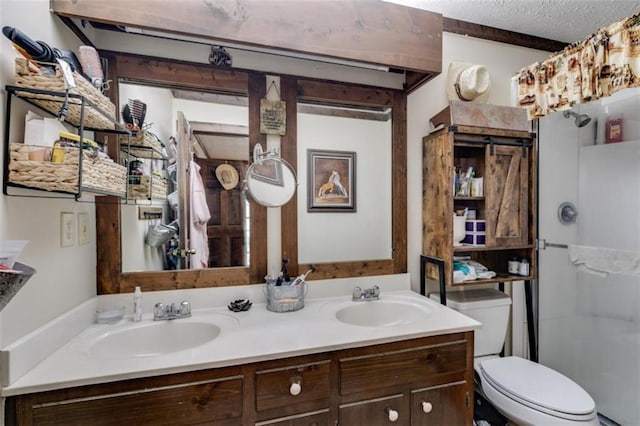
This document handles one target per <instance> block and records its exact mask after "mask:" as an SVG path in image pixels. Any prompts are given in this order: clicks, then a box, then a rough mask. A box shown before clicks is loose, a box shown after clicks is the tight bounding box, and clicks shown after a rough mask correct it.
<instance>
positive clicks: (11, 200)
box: [0, 0, 96, 347]
mask: <svg viewBox="0 0 640 426" xmlns="http://www.w3.org/2000/svg"><path fill="white" fill-rule="evenodd" d="M0 4H1V7H2V13H0V23H1V24H2V26H5V25H8V26H12V27H16V28H18V29H20V30H21V31H23V32H25V33H26V34H27V35H28V36H29V37H31V38H33V39H35V40H46V41H47V42H48V43H50V44H51V45H54V46H56V47H60V48H67V49H73V50H77V48H78V45H79V42H78V40H77V39H76V37H75V36H74V35H73V34H72V33H71V32H70V31H69V30H68V29H67V28H66V27H65V26H64V24H62V22H61V21H60V20H58V19H54V18H53V17H52V15H50V13H49V1H48V0H30V1H19V0H2V1H1V2H0ZM16 55H17V54H16V53H15V51H14V50H13V48H12V47H11V44H10V42H9V41H8V40H7V39H6V38H5V37H4V36H3V37H2V40H0V87H2V88H4V86H5V85H7V84H12V83H13V75H14V59H15V57H16ZM2 93H3V96H2V102H0V117H2V118H1V120H2V121H3V124H4V116H5V115H4V110H5V99H6V94H5V93H4V90H3V91H2ZM21 102H22V101H19V100H18V101H14V105H19V104H20V103H21ZM17 122H18V123H20V120H17ZM1 131H2V132H5V131H7V128H6V126H5V125H3V126H2V130H1ZM21 132H22V129H19V132H18V133H21ZM16 137H18V136H16ZM18 141H20V140H18ZM3 150H4V148H3V147H0V151H3ZM1 154H2V156H3V157H4V152H2V153H1ZM63 211H65V212H73V213H79V212H87V213H88V216H89V221H90V223H89V225H90V226H89V238H90V242H89V243H88V244H85V245H82V246H79V245H78V244H77V242H76V243H75V244H74V245H73V246H72V247H67V248H60V212H63ZM94 212H95V210H94V205H93V204H91V203H78V202H74V201H71V200H51V199H43V198H24V197H8V196H4V195H0V238H1V239H26V240H29V241H30V243H29V245H28V246H27V248H26V250H25V251H24V253H23V254H22V256H21V257H20V259H19V261H20V262H22V263H25V264H27V265H29V266H32V267H33V268H35V269H36V270H37V273H36V274H35V275H34V276H33V278H31V279H30V280H29V282H28V283H27V284H26V285H25V286H24V287H23V288H22V290H21V291H20V292H19V293H18V294H17V295H16V296H15V297H14V298H13V299H12V300H11V302H10V303H9V304H8V305H7V306H6V307H5V308H4V309H3V310H2V312H1V313H0V346H2V347H5V346H6V345H8V344H10V343H11V342H13V341H15V340H16V339H18V338H20V337H21V336H24V335H25V334H27V333H29V332H30V331H32V330H34V329H35V328H37V327H39V326H41V325H43V324H45V323H47V322H48V321H49V320H51V319H52V318H54V317H56V316H58V315H60V314H62V313H63V312H65V311H67V310H69V309H70V308H72V307H73V306H76V305H77V304H79V303H80V302H82V301H84V300H86V299H88V298H90V297H92V296H94V295H95V294H96V274H95V267H96V255H95V251H96V247H95V240H96V239H95V219H94V218H95V213H94ZM75 219H76V223H77V216H76V217H75Z"/></svg>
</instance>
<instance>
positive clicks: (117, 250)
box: [96, 54, 407, 294]
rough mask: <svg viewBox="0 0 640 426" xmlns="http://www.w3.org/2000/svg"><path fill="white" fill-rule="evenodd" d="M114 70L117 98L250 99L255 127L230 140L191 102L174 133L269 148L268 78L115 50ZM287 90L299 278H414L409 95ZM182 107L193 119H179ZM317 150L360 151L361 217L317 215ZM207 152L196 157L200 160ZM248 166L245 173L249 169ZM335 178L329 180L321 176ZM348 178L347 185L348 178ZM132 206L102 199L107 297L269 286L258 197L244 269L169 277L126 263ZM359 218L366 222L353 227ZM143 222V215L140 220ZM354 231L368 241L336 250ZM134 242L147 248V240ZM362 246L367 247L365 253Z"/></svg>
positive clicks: (101, 256)
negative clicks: (139, 91)
mask: <svg viewBox="0 0 640 426" xmlns="http://www.w3.org/2000/svg"><path fill="white" fill-rule="evenodd" d="M109 64H110V75H113V76H117V78H118V79H117V81H116V82H115V83H116V84H115V90H117V92H116V93H118V94H120V93H121V92H120V87H118V86H119V85H122V86H123V87H124V86H125V85H131V86H135V87H142V86H143V87H146V88H149V87H150V86H151V87H153V88H158V87H159V88H162V89H165V90H170V91H171V94H172V97H173V98H174V99H182V97H183V96H187V95H181V94H178V92H177V91H186V92H188V93H189V95H188V96H189V97H194V96H195V97H197V98H198V99H197V100H198V101H202V100H203V99H201V98H203V97H205V95H206V96H207V97H209V98H210V97H211V96H213V97H217V99H218V100H220V99H222V96H221V95H227V96H228V95H231V97H235V98H237V99H244V100H245V101H244V102H246V103H247V111H248V120H247V125H246V126H244V127H243V124H242V123H236V124H235V126H236V127H235V128H234V130H229V128H227V130H226V133H225V134H224V135H221V134H220V133H221V132H220V128H221V122H220V120H215V119H213V118H211V117H206V119H205V118H203V117H200V116H196V115H195V114H191V117H189V115H190V114H189V112H186V113H185V111H180V110H181V109H182V110H187V111H188V108H186V107H184V105H183V104H184V102H183V100H179V101H175V102H177V103H179V104H182V105H180V106H176V107H172V108H171V110H172V120H173V117H174V115H175V116H176V117H175V118H176V119H177V120H178V129H177V130H176V131H175V132H176V133H177V134H179V133H181V132H184V133H185V134H186V136H185V137H186V139H188V140H189V141H190V142H189V143H190V144H192V145H193V146H194V149H196V150H198V149H202V150H204V151H206V150H207V149H206V146H207V142H206V140H207V138H209V137H211V138H209V139H208V140H209V143H216V142H221V141H222V139H220V138H221V137H222V138H223V139H233V143H234V144H235V143H239V140H238V139H242V138H244V139H243V140H242V143H245V144H248V150H249V152H252V151H253V148H254V147H255V145H256V144H257V143H261V144H262V145H263V146H266V136H265V135H263V134H261V133H260V130H259V115H260V99H261V98H263V97H265V95H266V78H265V75H264V74H260V73H252V72H246V73H245V72H240V71H236V70H232V69H219V68H214V67H211V66H208V65H197V64H186V63H176V62H174V61H169V60H159V59H155V58H144V57H139V56H132V55H122V54H111V57H110V60H109ZM194 93H197V94H196V95H194ZM280 94H281V99H282V100H284V101H285V102H286V105H287V110H286V114H287V118H286V121H287V132H286V134H285V135H284V136H282V137H281V138H280V154H281V156H282V158H283V159H285V160H286V161H288V162H289V163H290V164H291V166H292V167H293V169H294V170H295V171H296V173H297V175H298V188H297V194H296V195H294V197H293V198H292V199H291V201H289V202H288V203H287V204H285V205H284V206H282V208H281V221H282V222H281V247H282V252H281V255H282V257H283V258H287V259H289V272H290V273H291V274H297V273H301V272H305V271H306V270H307V269H309V268H311V267H313V268H314V269H315V272H314V273H313V274H312V275H311V276H310V279H326V278H342V277H353V276H375V275H383V274H393V273H402V272H406V267H407V262H406V256H407V254H406V233H407V231H406V220H407V218H406V94H404V93H403V92H401V91H397V90H391V89H378V88H371V87H365V86H358V85H353V84H342V83H330V82H322V81H317V80H304V79H297V78H295V77H287V76H281V77H280ZM127 96H129V95H127ZM113 98H114V99H115V101H117V102H118V105H121V104H122V103H123V102H126V100H125V99H118V96H113ZM209 100H210V99H209ZM191 101H193V99H191ZM172 102H174V101H172ZM178 111H180V113H181V114H182V117H183V119H184V120H182V121H181V120H180V116H179V115H178ZM181 122H183V124H182V125H180V123H181ZM226 124H228V123H226ZM216 128H217V130H216ZM244 132H246V134H245V133H244ZM336 132H337V133H336ZM247 135H248V138H246V136H247ZM212 138H213V139H212ZM215 138H217V139H215ZM227 141H228V140H227ZM228 142H229V141H228ZM230 143H231V142H230ZM182 146H185V145H184V144H183V145H182ZM243 149H244V148H243ZM314 150H318V151H345V152H353V153H355V171H356V173H357V174H356V175H355V179H354V180H353V181H350V182H349V183H350V184H351V185H353V186H354V187H355V189H356V192H357V195H356V197H357V198H356V201H357V206H356V208H355V209H354V211H352V212H345V211H336V212H313V211H309V210H308V199H307V198H306V197H308V194H309V192H308V185H309V183H308V182H309V180H308V174H307V172H308V170H307V158H308V152H309V151H314ZM198 155H199V154H198V153H197V152H196V153H195V157H196V158H197V157H198ZM200 156H201V157H202V156H206V157H207V158H208V157H209V154H208V153H206V152H205V153H204V154H203V153H200ZM210 160H211V161H213V162H214V163H215V162H216V161H217V163H215V164H213V165H212V168H213V167H217V165H219V164H220V162H224V161H226V162H231V161H239V162H241V164H248V163H245V160H244V159H238V160H231V159H230V158H225V159H221V158H210ZM236 164H237V163H236ZM241 164H239V165H237V167H236V169H237V170H239V171H241V172H242V170H241V169H242V167H243V166H242V165H241ZM329 178H330V175H328V176H324V177H319V178H318V179H325V180H329ZM342 179H343V180H342V182H344V183H347V181H346V180H345V179H346V175H345V176H344V177H343V178H342ZM334 182H335V181H334ZM225 193H228V191H227V192H225ZM152 204H153V203H152ZM129 207H135V208H137V207H138V206H137V205H135V206H129V205H127V206H121V205H120V204H119V203H118V202H113V200H109V199H108V198H104V197H103V198H101V199H100V200H99V201H97V202H96V215H97V220H96V223H97V234H98V241H97V243H98V293H99V294H107V293H119V292H131V291H133V289H134V287H135V286H136V285H139V286H141V287H142V288H143V290H145V291H149V290H171V289H180V288H196V287H212V286H224V285H241V284H254V283H260V282H262V281H263V277H264V276H265V275H266V271H267V261H266V259H267V241H266V239H267V238H266V208H265V207H263V206H260V205H259V204H258V203H255V202H252V201H251V202H249V204H248V207H247V215H246V221H247V224H248V228H249V233H248V237H247V238H246V247H244V248H243V250H246V253H247V263H246V264H245V265H239V266H221V267H208V268H206V269H191V268H183V269H175V270H170V271H167V270H161V269H163V265H161V263H158V266H159V268H158V270H141V269H140V268H139V267H138V266H137V265H136V266H132V265H131V264H130V263H129V259H127V260H126V261H125V259H124V256H129V254H128V252H127V251H126V250H128V247H127V248H125V247H124V246H123V245H124V244H125V236H123V235H122V231H123V230H124V229H128V228H126V227H127V226H128V225H126V223H127V221H129V220H131V218H126V217H125V216H126V215H125V213H123V212H124V211H126V209H128V208H129ZM354 220H355V221H356V222H364V223H365V224H366V226H360V224H358V226H357V227H356V226H353V224H354V222H353V221H354ZM138 222H139V221H138V219H137V218H136V219H135V220H134V223H138ZM314 226H321V227H325V228H327V227H328V228H329V229H333V230H334V231H335V232H333V233H320V234H313V233H309V232H308V231H310V229H309V228H310V227H314ZM142 228H145V227H144V226H143V227H142ZM346 228H353V229H352V231H353V230H355V231H356V232H355V233H352V234H351V235H350V236H349V239H350V240H354V242H356V243H358V244H360V245H358V244H356V245H351V246H348V247H345V248H346V250H347V251H346V252H342V253H336V252H335V250H333V248H334V247H335V246H336V245H343V246H346V245H345V244H344V241H342V240H341V238H344V235H342V236H340V235H337V234H336V232H338V234H340V233H341V232H342V231H340V230H344V229H346ZM137 232H142V230H141V229H138V231H137ZM139 238H141V237H140V236H139V237H137V238H136V239H138V240H139ZM135 244H137V245H138V247H140V245H141V241H136V243H135ZM362 244H365V245H366V246H367V247H366V250H365V249H363V248H362ZM143 257H144V254H143ZM208 266H211V264H210V265H208Z"/></svg>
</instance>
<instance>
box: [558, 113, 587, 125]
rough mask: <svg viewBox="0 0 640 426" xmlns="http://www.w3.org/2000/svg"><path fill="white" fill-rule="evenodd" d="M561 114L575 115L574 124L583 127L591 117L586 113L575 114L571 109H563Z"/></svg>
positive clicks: (565, 116) (566, 115) (565, 115)
mask: <svg viewBox="0 0 640 426" xmlns="http://www.w3.org/2000/svg"><path fill="white" fill-rule="evenodd" d="M562 116H563V117H564V118H569V117H575V118H576V120H575V125H576V126H577V127H584V126H586V125H587V124H589V122H590V121H591V117H589V116H588V115H587V114H576V113H575V112H573V111H565V112H563V113H562Z"/></svg>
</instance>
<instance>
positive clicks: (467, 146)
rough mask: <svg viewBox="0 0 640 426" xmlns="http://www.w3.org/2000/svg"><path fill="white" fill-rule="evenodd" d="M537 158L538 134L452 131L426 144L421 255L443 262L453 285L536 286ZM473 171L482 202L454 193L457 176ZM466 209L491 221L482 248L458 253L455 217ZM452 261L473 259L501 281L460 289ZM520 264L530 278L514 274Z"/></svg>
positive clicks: (430, 272)
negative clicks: (512, 267)
mask: <svg viewBox="0 0 640 426" xmlns="http://www.w3.org/2000/svg"><path fill="white" fill-rule="evenodd" d="M535 158H536V146H535V134H533V133H530V132H526V131H514V130H502V129H491V128H485V127H474V126H449V127H447V128H444V129H442V130H439V131H436V132H434V133H432V134H429V135H428V136H425V137H424V138H423V209H422V214H423V222H424V223H423V255H424V256H428V257H430V258H435V259H441V260H442V261H444V280H445V284H446V285H447V286H449V285H454V284H476V283H478V284H479V283H482V284H485V283H496V282H500V283H504V282H510V281H515V280H531V279H533V273H534V271H535V267H534V266H535V262H536V258H535V254H536V252H535V235H536V233H535V227H536V223H535V213H534V212H535V202H536V201H535V200H536V198H535V193H536V191H535V189H536V169H535ZM470 167H471V168H473V170H474V173H475V176H476V177H482V179H483V185H482V195H476V194H469V195H460V193H459V191H456V187H455V177H454V176H455V173H456V171H459V170H469V168H470ZM472 195H473V196H472ZM465 208H467V209H469V210H473V211H475V215H476V219H478V220H484V221H485V222H484V231H483V237H484V243H483V244H478V243H477V242H476V245H471V244H462V245H461V246H454V240H453V221H454V219H453V215H454V212H456V211H460V210H464V209H465ZM467 224H468V223H467ZM454 258H460V259H465V258H466V259H471V260H474V261H476V262H479V263H481V264H482V265H484V266H486V267H487V268H488V269H489V270H490V271H494V272H496V274H497V275H496V276H495V277H494V278H490V279H477V280H473V281H464V282H462V283H461V282H457V283H454V280H453V261H454ZM514 258H515V259H518V260H522V259H527V261H528V262H529V263H530V267H529V273H528V274H527V275H517V274H510V273H508V269H507V265H508V262H509V260H511V259H514ZM437 269H438V268H437V267H436V266H435V265H433V264H429V265H427V268H426V274H427V277H428V278H431V279H438V278H439V274H438V270H437Z"/></svg>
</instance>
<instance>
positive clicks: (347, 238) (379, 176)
mask: <svg viewBox="0 0 640 426" xmlns="http://www.w3.org/2000/svg"><path fill="white" fill-rule="evenodd" d="M391 113H392V110H391V108H376V109H355V108H346V107H343V106H332V105H318V104H308V103H302V102H299V103H298V114H297V127H298V139H297V140H298V165H299V167H298V181H299V184H300V190H299V191H298V258H299V262H300V263H301V264H305V263H306V264H314V263H323V262H345V261H357V260H371V259H390V258H392V231H391V229H392V199H391V193H392V191H391V182H392V168H391V164H392V163H391V159H392V155H391V149H392V148H391V147H392V119H391V115H392V114H391ZM318 151H321V152H323V153H324V154H326V153H331V152H335V153H336V158H339V157H341V156H343V155H344V154H345V152H349V153H352V154H353V158H354V161H355V163H356V164H354V165H353V167H354V170H355V175H354V176H353V179H352V180H349V181H346V179H348V174H347V173H342V175H340V176H341V184H340V185H337V184H336V182H335V180H336V179H335V175H336V174H335V173H334V172H335V171H336V170H340V169H339V167H340V163H339V162H340V161H342V160H335V162H336V164H335V167H333V168H331V167H329V168H328V169H326V170H327V173H325V174H326V175H327V176H315V177H314V176H309V167H307V166H306V165H307V164H308V162H309V157H310V156H312V155H313V153H314V152H318ZM328 157H331V155H328ZM330 161H331V160H330V159H329V160H327V162H328V163H329V164H331V163H330ZM329 170H330V171H331V172H329ZM324 178H326V179H324ZM317 180H319V183H323V182H324V181H325V180H326V183H324V184H323V185H322V187H321V188H322V190H321V193H320V194H318V191H315V186H314V185H315V183H316V182H315V181H317ZM347 183H348V184H349V186H350V191H351V192H353V193H354V194H355V195H356V197H357V200H355V203H354V205H356V204H357V209H351V210H349V209H344V208H335V209H333V210H332V209H327V208H323V209H320V210H314V209H313V208H310V207H308V206H310V205H312V204H313V203H309V200H308V197H316V198H317V197H332V196H333V197H334V198H333V199H334V200H340V198H339V196H340V193H339V192H340V191H341V190H342V189H341V186H342V187H345V186H347V185H346V184H347ZM303 185H305V186H306V187H307V190H303V189H302V187H303ZM316 186H317V185H316ZM312 187H313V188H314V190H310V189H309V188H312ZM311 201H314V200H311ZM316 201H317V200H316ZM320 201H322V200H320ZM327 247H331V249H330V250H327Z"/></svg>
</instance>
